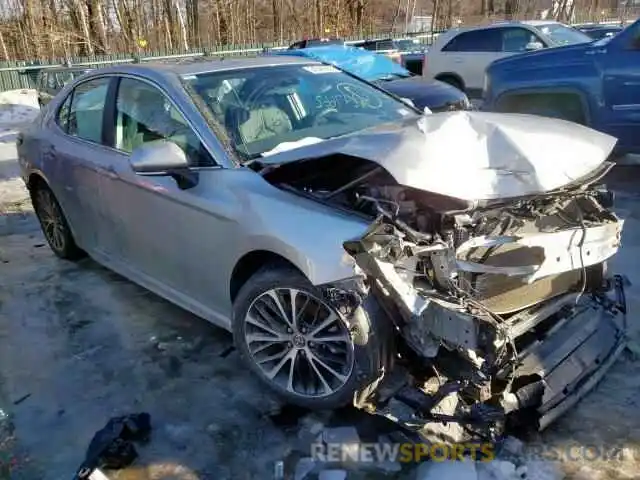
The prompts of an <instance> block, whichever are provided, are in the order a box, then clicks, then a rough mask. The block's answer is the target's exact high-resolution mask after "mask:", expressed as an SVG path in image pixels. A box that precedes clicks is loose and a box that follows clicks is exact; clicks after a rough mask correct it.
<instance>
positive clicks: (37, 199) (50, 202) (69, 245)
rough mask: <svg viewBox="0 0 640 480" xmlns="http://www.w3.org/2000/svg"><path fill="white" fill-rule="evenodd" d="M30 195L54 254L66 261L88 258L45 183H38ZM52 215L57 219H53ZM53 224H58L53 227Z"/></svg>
mask: <svg viewBox="0 0 640 480" xmlns="http://www.w3.org/2000/svg"><path fill="white" fill-rule="evenodd" d="M29 193H30V195H31V203H32V204H33V209H34V211H35V212H36V216H37V217H38V221H39V222H40V227H41V228H42V233H43V234H44V237H45V239H46V240H47V243H48V244H49V247H50V248H51V250H52V251H53V253H54V254H56V256H58V257H60V258H62V259H65V260H78V259H80V258H82V257H84V256H86V253H85V252H84V250H82V249H81V248H79V247H78V245H77V244H76V241H75V239H74V238H73V234H72V233H71V229H70V228H69V224H68V223H67V219H66V218H65V216H64V213H63V212H62V208H60V204H59V203H58V200H57V199H56V197H55V195H54V194H53V192H52V191H51V189H50V188H49V187H48V186H47V185H46V184H45V183H44V182H38V183H37V184H36V185H34V186H33V187H32V188H31V189H30V191H29ZM52 215H53V216H56V217H57V218H56V219H53V218H51V217H52ZM51 222H57V223H56V224H55V225H53V224H52V223H51ZM53 230H56V231H55V232H54V231H53Z"/></svg>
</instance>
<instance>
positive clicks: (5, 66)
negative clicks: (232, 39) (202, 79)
mask: <svg viewBox="0 0 640 480" xmlns="http://www.w3.org/2000/svg"><path fill="white" fill-rule="evenodd" d="M438 33H439V32H415V33H406V34H402V35H398V34H394V35H380V36H372V37H367V38H357V39H353V38H352V39H347V40H346V41H345V44H347V45H350V44H354V43H358V42H362V41H365V40H372V39H376V38H394V39H401V38H413V39H416V38H417V39H419V40H420V41H421V43H423V44H426V45H428V44H429V43H430V42H431V40H432V39H433V37H434V36H437V35H438ZM286 48H288V46H287V45H274V44H265V45H261V46H256V47H253V46H252V47H249V48H230V49H224V48H223V49H220V50H206V49H205V50H201V51H194V52H188V53H177V54H169V55H153V54H152V55H149V56H144V57H141V56H136V55H131V54H129V55H125V56H122V54H114V55H110V56H105V57H101V58H77V59H71V61H67V62H66V63H65V62H62V61H59V62H52V63H47V62H42V63H36V62H0V92H1V91H6V90H18V89H23V88H34V87H35V85H36V77H37V74H38V72H39V71H41V70H43V69H47V68H57V67H64V66H69V67H71V66H73V67H100V66H107V65H116V64H121V63H136V62H138V63H144V62H150V61H158V60H171V59H178V58H193V57H204V56H209V57H221V56H231V57H237V56H252V55H257V54H260V53H265V52H269V51H278V50H285V49H286ZM378 53H384V52H378ZM114 57H115V58H114Z"/></svg>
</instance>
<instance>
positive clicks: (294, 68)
mask: <svg viewBox="0 0 640 480" xmlns="http://www.w3.org/2000/svg"><path fill="white" fill-rule="evenodd" d="M183 80H184V81H185V83H186V84H187V90H188V91H189V92H190V93H191V94H192V95H196V96H197V97H198V101H197V103H198V104H202V102H204V104H206V106H207V107H208V109H209V113H211V114H212V116H213V118H214V119H215V121H216V124H217V125H215V126H214V127H215V129H216V130H223V131H224V133H225V134H226V137H228V139H229V141H230V143H231V146H232V147H233V148H235V150H236V151H237V152H238V154H239V155H240V156H242V157H243V158H255V157H258V156H260V155H262V154H264V153H265V152H268V151H269V150H272V149H274V148H276V147H278V146H280V145H282V144H286V143H288V142H296V141H301V140H308V139H309V138H312V139H318V138H319V139H326V138H332V137H338V136H342V135H347V134H349V133H353V132H357V131H360V130H364V129H366V128H371V127H374V126H376V125H380V124H383V123H390V122H394V123H395V122H398V121H401V120H402V119H405V118H406V119H409V118H412V116H416V117H417V116H418V113H417V112H415V111H413V110H411V109H409V108H408V107H407V105H405V104H404V103H403V102H401V101H399V100H396V99H395V98H394V97H392V96H390V95H388V94H386V93H384V92H383V91H381V90H379V89H377V88H375V87H373V86H372V85H370V84H368V83H366V82H364V81H362V80H359V79H357V78H355V77H352V76H351V75H348V74H346V73H344V72H342V71H340V70H339V69H337V68H335V67H333V66H330V65H321V64H311V65H299V64H298V65H296V64H292V65H282V66H272V67H257V68H245V69H241V70H233V71H223V72H208V73H202V74H198V75H192V76H188V77H185V78H184V79H183ZM225 81H227V82H228V83H227V88H226V89H224V90H227V93H226V94H225V95H224V96H223V98H221V101H220V102H218V101H216V100H214V98H216V97H215V96H214V97H212V96H211V94H210V92H221V91H223V89H222V84H223V83H224V82H225ZM234 85H238V87H234ZM229 87H231V88H229ZM221 105H222V107H221ZM222 140H223V141H226V139H222Z"/></svg>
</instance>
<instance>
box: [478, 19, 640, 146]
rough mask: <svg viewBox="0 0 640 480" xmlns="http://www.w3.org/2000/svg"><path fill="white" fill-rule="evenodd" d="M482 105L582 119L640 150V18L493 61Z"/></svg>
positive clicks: (579, 120) (488, 69)
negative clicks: (592, 36) (591, 37)
mask: <svg viewBox="0 0 640 480" xmlns="http://www.w3.org/2000/svg"><path fill="white" fill-rule="evenodd" d="M482 109H483V110H489V111H496V112H514V113H531V114H536V115H544V116H550V117H557V118H563V119H565V120H570V121H573V122H577V123H581V124H583V125H587V126H589V127H591V128H594V129H596V130H600V131H602V132H605V133H608V134H610V135H613V136H614V137H617V138H618V145H617V150H616V153H618V154H628V153H631V154H640V20H637V21H636V22H634V23H633V24H631V25H630V26H628V27H627V28H626V29H624V30H623V31H621V32H620V33H618V34H617V35H615V36H612V37H606V38H603V39H601V40H598V41H595V42H593V43H587V44H580V45H571V46H566V47H555V48H548V49H544V50H539V51H536V52H530V53H524V54H521V55H516V56H512V57H508V58H504V59H500V60H497V61H495V62H493V63H492V64H491V65H489V67H488V68H487V70H486V74H485V82H484V91H483V107H482Z"/></svg>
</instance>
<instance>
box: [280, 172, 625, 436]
mask: <svg viewBox="0 0 640 480" xmlns="http://www.w3.org/2000/svg"><path fill="white" fill-rule="evenodd" d="M316 166H317V165H316ZM346 170H347V171H350V172H353V171H354V170H355V169H353V168H347V169H346ZM320 177H321V176H320ZM320 177H316V181H317V183H315V182H310V181H309V178H310V177H309V176H306V177H305V176H304V175H300V172H297V174H296V178H304V179H305V185H304V186H301V185H300V184H297V185H295V184H294V182H291V183H288V184H287V185H286V186H284V188H287V189H290V190H297V191H299V192H300V193H301V194H302V195H308V196H311V197H314V198H316V199H317V200H319V201H322V202H327V203H332V204H333V205H335V206H338V207H340V208H347V209H350V210H352V211H356V212H359V213H361V214H363V215H369V216H371V217H372V218H374V220H373V222H372V223H371V224H370V227H369V229H368V230H367V231H366V233H365V234H364V235H363V236H362V237H360V238H358V239H354V240H351V241H348V242H345V244H344V248H345V250H346V252H347V253H348V254H349V255H350V256H351V258H352V259H353V262H354V269H355V273H356V274H357V275H359V276H360V277H359V278H360V280H359V281H355V280H352V282H355V283H353V287H347V286H345V285H341V286H339V287H333V288H327V289H326V292H327V295H328V296H329V297H330V299H331V302H332V303H333V305H334V306H335V308H336V309H337V310H338V311H339V312H341V314H342V315H344V318H345V321H347V322H349V321H350V320H349V316H350V315H354V314H356V312H358V306H359V305H362V303H363V302H365V301H366V298H367V297H369V296H371V297H373V298H375V299H376V301H377V302H378V303H379V304H380V305H381V307H382V308H381V310H380V312H379V313H377V314H378V315H384V316H385V321H386V322H388V323H389V324H391V325H392V330H391V332H393V333H391V334H392V335H395V337H396V341H395V348H396V349H397V351H396V352H395V357H396V360H395V361H394V363H393V368H392V369H389V370H388V371H384V372H380V377H379V378H377V379H375V381H374V384H373V387H372V386H371V385H367V388H365V389H363V391H362V392H360V394H359V395H356V398H355V400H354V403H355V404H356V406H358V407H360V408H365V409H367V410H369V411H371V412H375V413H377V414H379V415H384V416H386V417H387V418H390V419H392V420H394V421H396V422H398V423H399V424H401V425H403V426H404V427H406V428H411V429H414V430H417V431H419V432H420V433H422V434H423V436H426V437H428V438H433V439H434V440H437V441H451V442H462V441H468V440H474V439H493V438H496V437H498V436H500V435H502V434H503V433H504V432H505V430H509V429H515V428H521V427H524V428H531V427H534V428H536V429H543V428H545V427H546V426H547V425H549V424H550V423H551V422H552V421H553V420H555V419H556V418H558V416H559V415H561V414H562V413H563V412H565V411H566V410H567V409H569V408H570V407H571V406H572V405H574V404H575V403H576V402H577V401H578V400H579V399H580V398H581V397H582V396H583V395H584V394H585V393H586V392H587V391H588V390H589V389H590V388H591V387H593V386H594V385H595V383H596V382H597V381H598V380H599V379H600V378H601V377H602V376H603V375H604V373H605V372H606V371H607V369H608V368H609V367H610V366H611V364H612V363H613V362H614V361H615V360H616V358H617V357H618V356H619V355H620V353H621V352H622V350H623V348H624V342H625V332H626V302H625V298H624V284H623V283H624V282H623V279H622V278H621V277H619V276H611V275H609V273H608V272H607V269H606V264H607V260H608V259H609V258H611V257H612V256H613V255H614V254H615V253H616V251H617V250H618V248H619V246H620V236H621V231H622V225H623V222H622V220H620V219H619V218H617V217H616V215H615V214H614V213H613V212H612V211H611V210H609V208H608V207H610V206H611V202H612V199H613V197H612V195H611V194H610V193H609V192H608V191H607V190H606V188H604V187H602V186H591V185H589V183H588V182H586V183H583V184H581V185H575V186H573V187H570V188H565V189H563V190H561V191H556V192H551V193H548V194H543V195H538V196H535V197H526V198H525V197H522V198H515V199H514V198H512V199H501V200H496V201H487V202H484V203H482V204H475V205H469V204H464V202H461V201H458V200H457V199H453V198H449V197H442V196H438V195H435V194H430V193H428V192H423V191H416V190H414V189H411V188H408V187H403V186H400V185H397V184H394V183H393V182H392V181H390V180H389V178H388V176H386V175H385V172H384V170H381V169H380V168H379V167H374V168H372V169H369V170H367V171H364V172H362V174H361V175H358V176H357V177H356V178H355V180H350V181H344V179H343V180H342V186H340V185H334V186H329V185H328V183H327V182H326V181H325V182H323V181H322V179H321V178H320ZM326 178H328V177H325V180H326ZM334 178H335V177H334ZM337 182H340V180H339V179H338V180H337ZM312 183H315V185H312ZM320 185H322V188H319V186H320ZM281 186H282V185H281ZM356 323H357V322H356Z"/></svg>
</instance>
